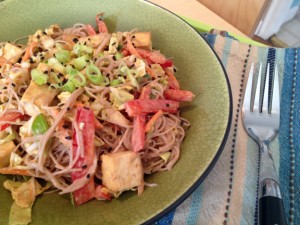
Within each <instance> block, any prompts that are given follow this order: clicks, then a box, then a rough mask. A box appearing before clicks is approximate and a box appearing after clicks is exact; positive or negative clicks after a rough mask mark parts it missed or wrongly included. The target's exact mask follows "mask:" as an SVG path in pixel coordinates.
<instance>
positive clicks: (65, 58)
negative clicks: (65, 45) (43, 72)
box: [55, 50, 71, 63]
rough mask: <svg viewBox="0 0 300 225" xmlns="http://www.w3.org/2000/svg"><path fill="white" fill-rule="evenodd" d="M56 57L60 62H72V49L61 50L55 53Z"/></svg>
mask: <svg viewBox="0 0 300 225" xmlns="http://www.w3.org/2000/svg"><path fill="white" fill-rule="evenodd" d="M55 58H56V59H57V60H58V61H59V62H60V63H67V62H70V60H71V53H70V51H67V50H61V51H59V52H58V53H56V54H55Z"/></svg>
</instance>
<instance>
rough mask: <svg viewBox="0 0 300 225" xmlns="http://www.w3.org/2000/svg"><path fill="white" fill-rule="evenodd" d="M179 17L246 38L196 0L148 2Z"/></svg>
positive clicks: (154, 0)
mask: <svg viewBox="0 0 300 225" xmlns="http://www.w3.org/2000/svg"><path fill="white" fill-rule="evenodd" d="M149 2H153V3H155V4H157V5H160V6H162V7H164V8H166V9H168V10H170V11H171V12H174V13H176V14H178V15H180V16H186V17H189V18H191V19H194V20H198V21H200V22H202V23H205V24H208V25H211V26H212V27H214V28H215V29H218V30H226V31H228V32H231V33H234V34H236V35H239V36H242V37H246V35H245V34H243V33H242V32H241V31H240V30H238V29H237V28H235V27H234V26H232V25H231V24H229V23H228V22H226V21H225V20H224V19H222V18H221V17H220V16H218V15H216V14H215V13H214V12H212V11H211V10H209V9H208V8H206V7H205V6H203V5H202V4H201V3H199V2H198V1H196V0H149Z"/></svg>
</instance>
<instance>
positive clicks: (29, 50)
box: [22, 42, 38, 62]
mask: <svg viewBox="0 0 300 225" xmlns="http://www.w3.org/2000/svg"><path fill="white" fill-rule="evenodd" d="M37 44H38V43H37V42H32V43H31V44H30V45H29V46H28V47H27V48H26V51H25V54H24V56H23V59H22V62H25V61H26V60H27V59H29V58H30V57H31V54H32V53H33V49H34V48H35V47H36V46H37Z"/></svg>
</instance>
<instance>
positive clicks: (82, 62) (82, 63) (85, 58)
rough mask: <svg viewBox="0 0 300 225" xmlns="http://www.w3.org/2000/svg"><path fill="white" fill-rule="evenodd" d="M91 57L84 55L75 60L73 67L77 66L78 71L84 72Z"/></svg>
mask: <svg viewBox="0 0 300 225" xmlns="http://www.w3.org/2000/svg"><path fill="white" fill-rule="evenodd" d="M89 60H90V57H89V56H88V55H83V56H81V57H78V58H76V59H73V65H74V66H75V69H76V70H82V69H83V68H84V67H86V66H87V64H88V62H87V61H89Z"/></svg>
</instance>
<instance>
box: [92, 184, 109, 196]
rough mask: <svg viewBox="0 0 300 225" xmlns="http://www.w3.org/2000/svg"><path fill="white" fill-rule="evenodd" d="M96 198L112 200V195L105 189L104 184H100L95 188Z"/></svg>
mask: <svg viewBox="0 0 300 225" xmlns="http://www.w3.org/2000/svg"><path fill="white" fill-rule="evenodd" d="M95 198H96V199H97V200H111V195H110V194H109V193H108V192H106V191H105V188H104V187H103V186H102V185H99V186H97V187H96V189H95Z"/></svg>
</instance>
